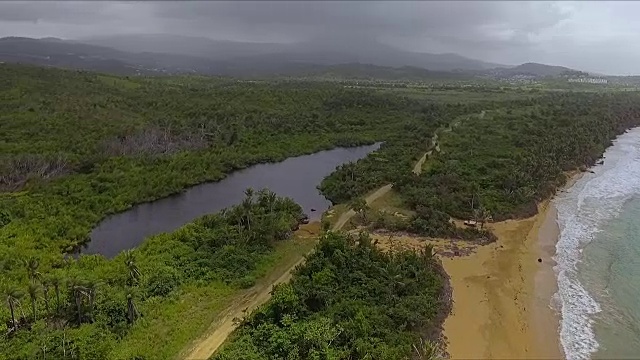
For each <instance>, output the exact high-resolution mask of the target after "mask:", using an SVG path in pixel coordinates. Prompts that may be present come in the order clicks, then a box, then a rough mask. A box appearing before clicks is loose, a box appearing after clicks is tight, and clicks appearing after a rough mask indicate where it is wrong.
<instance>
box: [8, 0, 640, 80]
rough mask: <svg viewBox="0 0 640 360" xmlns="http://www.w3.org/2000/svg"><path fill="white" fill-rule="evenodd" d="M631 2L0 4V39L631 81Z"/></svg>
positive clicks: (636, 59)
mask: <svg viewBox="0 0 640 360" xmlns="http://www.w3.org/2000/svg"><path fill="white" fill-rule="evenodd" d="M638 13H640V3H633V2H583V3H576V2H541V1H536V2H508V1H504V2H485V1H468V2H420V1H408V2H399V1H390V2H366V1H354V2H342V1H341V2H337V1H336V2H334V1H319V2H311V1H296V2H294V1H282V2H266V1H257V2H251V1H236V2H218V1H212V2H196V1H193V2H191V1H189V2H155V3H153V2H103V1H96V2H67V1H62V2H49V1H38V2H23V1H20V2H0V36H9V35H18V36H34V37H44V36H58V37H63V38H82V37H89V36H97V35H109V34H127V33H173V34H181V35H194V36H204V37H210V38H214V39H229V40H242V41H259V42H292V41H304V40H308V39H311V38H318V37H321V38H329V39H335V40H340V41H346V42H352V43H353V46H357V45H358V41H359V39H376V40H378V41H381V42H385V43H387V44H390V45H393V46H397V47H400V48H403V49H406V50H413V51H422V52H455V53H459V54H462V55H465V56H470V57H476V58H480V59H482V60H487V61H492V62H501V63H511V64H515V63H521V62H526V61H538V62H548V63H552V64H558V65H565V66H569V67H575V68H580V69H585V70H590V71H598V72H608V73H640V49H638V50H635V49H634V46H633V45H634V43H635V41H636V40H637V39H638V38H640V24H639V23H638V22H637V21H636V18H635V17H636V16H637V15H636V14H638Z"/></svg>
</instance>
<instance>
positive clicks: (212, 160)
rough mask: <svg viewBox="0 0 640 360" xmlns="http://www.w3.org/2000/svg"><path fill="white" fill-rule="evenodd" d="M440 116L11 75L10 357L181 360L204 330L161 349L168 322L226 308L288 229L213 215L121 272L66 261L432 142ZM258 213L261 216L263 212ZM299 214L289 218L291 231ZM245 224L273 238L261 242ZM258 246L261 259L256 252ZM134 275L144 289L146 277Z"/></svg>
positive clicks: (6, 84) (5, 146)
mask: <svg viewBox="0 0 640 360" xmlns="http://www.w3.org/2000/svg"><path fill="white" fill-rule="evenodd" d="M431 108H432V107H431V106H429V105H428V104H423V103H421V102H419V101H416V100H410V99H407V98H405V97H401V96H393V95H389V94H381V93H378V92H376V91H372V90H360V89H349V88H345V87H343V86H342V85H338V84H330V83H318V82H313V83H305V82H291V81H287V82H278V81H273V82H268V83H265V82H247V81H235V80H231V79H215V78H201V77H167V78H126V77H115V76H108V75H102V74H96V73H89V72H77V71H64V70H55V69H42V68H37V67H25V66H12V65H1V66H0V133H1V134H2V138H1V139H0V154H1V155H0V190H1V192H0V204H1V205H2V206H1V207H0V276H1V278H2V281H1V284H0V287H1V289H2V292H3V297H4V299H5V300H6V301H5V306H2V307H1V308H0V318H2V324H3V325H2V328H3V329H4V331H3V333H4V335H3V336H6V338H5V340H7V341H2V342H1V344H0V353H1V354H2V357H3V358H16V359H17V358H30V357H37V356H39V354H44V353H48V354H49V355H50V356H53V357H64V356H66V357H74V356H75V357H80V358H91V359H99V358H133V357H135V356H139V357H141V358H142V357H144V355H148V356H151V357H160V358H163V357H171V356H175V355H176V352H177V351H179V350H180V348H181V347H182V346H184V345H186V344H187V343H188V342H189V341H190V340H192V339H193V338H194V337H197V336H198V335H199V334H198V333H196V331H198V329H200V330H204V329H203V328H202V325H200V328H198V327H197V326H195V325H194V324H191V325H192V326H191V328H193V330H192V329H188V330H189V331H190V332H188V331H187V330H184V329H182V330H177V329H175V330H172V334H171V335H168V334H165V335H164V337H162V336H155V337H153V338H154V341H149V340H148V339H149V336H150V334H157V333H158V331H160V330H158V329H163V328H164V327H163V326H158V324H157V322H158V321H160V319H162V318H165V317H171V318H172V319H174V321H176V322H178V321H180V319H179V312H178V311H179V310H180V309H182V310H183V311H186V309H183V308H184V306H183V305H181V304H189V303H190V302H189V301H191V302H194V303H196V302H197V301H198V300H197V297H198V296H207V297H208V298H212V299H214V300H210V302H212V303H216V301H215V299H217V298H220V299H221V301H219V303H222V300H223V299H224V297H225V296H226V295H229V294H231V293H232V292H233V291H234V289H239V288H242V287H246V286H250V285H251V284H252V283H253V281H254V280H255V278H256V277H259V276H260V271H261V268H260V267H261V266H262V267H264V266H267V265H265V264H267V263H268V262H269V261H273V258H272V256H273V252H272V251H271V247H270V246H266V245H265V244H263V243H265V242H273V241H275V240H276V239H277V238H279V237H280V235H278V234H276V233H274V232H281V230H282V228H275V230H274V228H273V227H272V226H273V225H270V224H267V223H263V222H255V223H254V221H253V220H252V221H247V222H246V223H245V222H243V221H241V222H240V223H237V224H236V223H233V222H229V223H228V225H229V226H223V225H220V226H218V225H216V226H214V228H208V227H207V226H206V225H205V224H203V221H205V222H206V221H210V222H211V224H218V223H219V222H222V223H223V224H224V222H225V221H226V220H221V218H220V217H219V216H213V217H210V218H209V220H201V221H196V222H195V223H194V224H190V225H187V226H186V227H185V228H183V229H180V230H178V231H176V232H175V233H172V234H166V235H159V236H156V237H153V238H150V239H148V240H147V241H145V243H144V244H143V245H142V246H141V247H140V248H139V249H136V250H134V251H133V253H130V254H129V255H126V254H121V255H119V256H117V257H116V258H114V259H112V260H107V259H104V258H103V257H101V256H80V257H79V258H77V259H75V258H74V257H72V256H69V255H67V253H68V252H69V251H72V250H74V249H75V248H76V247H77V246H78V245H79V244H82V243H84V242H86V241H87V240H88V236H89V233H90V231H91V229H92V228H93V227H94V226H95V225H96V224H97V223H98V222H99V221H100V220H101V219H103V218H105V217H106V216H107V215H108V214H112V213H115V212H118V211H122V210H125V209H127V208H129V207H131V206H132V205H133V204H136V203H140V202H143V201H149V200H153V199H156V198H160V197H163V196H166V195H168V194H171V193H175V192H178V191H180V190H182V189H184V188H185V187H186V186H189V185H193V184H197V183H200V182H203V181H210V180H218V179H221V178H222V177H224V176H225V174H228V173H229V172H231V171H233V170H235V169H240V168H243V167H246V166H248V165H251V164H255V163H260V162H266V161H277V160H282V159H284V158H286V157H289V156H294V155H300V154H304V153H310V152H314V151H318V150H322V149H328V148H332V147H335V146H350V145H359V144H368V143H372V142H374V141H386V140H387V139H391V137H394V136H395V137H397V136H398V134H401V133H403V132H405V131H408V130H410V131H416V132H418V133H419V134H424V135H425V137H429V136H430V135H431V132H432V131H433V130H434V129H435V128H437V127H438V126H439V125H440V122H442V120H441V119H438V118H435V117H433V116H432V110H431ZM425 146H426V144H425ZM389 149H391V147H390V148H389ZM386 151H387V150H382V151H381V153H384V152H386ZM414 153H416V154H417V153H419V150H414ZM404 161H405V162H408V160H404ZM260 196H262V195H260ZM260 196H259V197H258V199H257V200H255V201H254V202H257V203H261V202H262V201H261V200H259V199H261V197H260ZM296 211H297V210H296ZM256 212H257V213H258V214H259V215H256V216H258V217H259V218H262V216H263V215H262V212H263V210H259V209H256ZM289 213H290V212H281V213H280V212H279V213H278V214H279V215H278V218H282V219H285V220H283V221H284V222H285V223H286V222H287V221H288V220H286V219H287V218H288V217H290V216H289V215H286V214H289ZM230 214H231V216H234V217H235V220H237V219H238V216H239V215H233V214H234V212H233V211H231V212H230ZM226 216H229V215H226ZM241 218H242V217H241V216H240V219H241ZM235 220H234V221H235ZM232 225H233V226H232ZM275 225H278V224H275ZM282 226H284V225H282ZM287 226H288V225H287ZM218 227H219V229H218ZM245 227H247V228H248V227H251V232H255V233H259V232H262V235H261V237H259V238H256V239H253V238H251V236H254V235H251V233H250V232H249V230H246V231H245V230H242V229H244V228H245ZM237 228H240V230H238V229H237ZM269 229H271V230H269ZM277 229H280V230H277ZM276 230H277V231H276ZM223 240H224V241H223ZM254 240H255V241H258V242H260V246H257V245H255V246H254V245H252V246H250V247H246V246H247V244H246V243H247V242H248V241H254ZM220 241H222V242H220ZM226 242H229V243H230V244H229V243H226ZM236 242H240V244H238V245H235V243H236ZM129 256H131V257H132V258H131V259H129V258H128V257H129ZM134 259H135V260H134ZM270 259H271V260H270ZM132 264H135V267H134V268H138V269H139V270H140V273H141V274H142V275H143V276H142V277H141V280H134V277H136V276H137V275H135V273H136V271H134V270H131V269H130V267H131V266H132ZM261 264H262V265H261ZM238 266H240V268H236V267H238ZM127 274H129V275H127ZM128 276H129V277H128ZM134 283H136V284H135V286H134ZM185 299H188V300H189V301H185ZM181 306H182V307H181ZM134 307H135V308H134ZM136 309H138V310H136ZM213 310H214V309H212V311H213ZM138 311H139V313H140V314H141V316H142V317H141V318H140V320H139V321H136V322H134V320H135V319H134V318H137V316H134V315H135V313H137V312H138ZM132 314H133V315H132ZM185 318H186V319H189V317H188V316H187V317H185ZM196 320H198V321H202V320H200V319H196ZM185 321H187V320H183V322H185ZM187 325H189V324H185V326H187ZM166 326H168V325H165V327H166ZM16 328H17V330H16ZM205 328H206V324H205ZM183 330H184V331H183ZM60 352H62V355H60Z"/></svg>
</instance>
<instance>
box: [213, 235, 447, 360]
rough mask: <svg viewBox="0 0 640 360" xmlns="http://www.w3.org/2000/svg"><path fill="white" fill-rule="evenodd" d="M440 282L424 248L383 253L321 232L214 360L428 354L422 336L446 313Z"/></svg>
mask: <svg viewBox="0 0 640 360" xmlns="http://www.w3.org/2000/svg"><path fill="white" fill-rule="evenodd" d="M445 281H446V279H445V276H444V275H443V273H442V271H441V267H440V265H439V263H438V262H437V260H435V258H434V257H433V254H432V252H431V249H430V248H425V250H424V251H423V252H422V253H416V252H414V251H404V252H396V253H383V252H382V251H381V250H379V249H378V248H377V247H376V246H375V245H374V244H372V243H371V241H370V239H369V238H367V236H366V235H362V236H360V237H358V238H351V237H349V236H347V235H337V234H335V233H328V234H326V235H325V237H324V238H323V239H321V241H320V243H319V244H318V245H317V246H316V249H315V251H314V253H313V254H312V255H310V256H309V257H308V258H307V261H306V262H305V264H304V265H302V266H301V267H299V268H298V269H297V270H296V272H295V274H294V276H293V278H292V280H291V282H290V283H288V284H285V285H279V286H278V287H276V289H275V290H274V291H273V295H272V297H271V300H269V301H268V302H267V303H266V304H265V305H263V306H262V307H261V308H259V309H258V310H256V311H254V312H253V314H251V316H250V317H249V318H247V319H246V320H245V321H244V323H243V324H242V325H241V326H240V328H239V329H238V330H237V331H236V334H235V337H234V338H233V341H231V342H230V343H228V344H227V345H226V346H225V347H224V348H223V349H222V350H221V351H219V352H218V353H217V354H216V355H215V356H214V357H213V359H217V360H226V359H255V360H258V359H264V360H267V359H269V360H271V359H389V360H392V359H398V360H399V359H408V358H410V357H411V356H412V355H414V356H415V355H421V353H419V352H420V351H429V353H430V354H431V353H432V351H433V349H431V348H429V347H428V346H432V345H431V344H430V343H429V342H428V341H430V339H429V338H430V337H433V334H434V333H435V334H438V333H439V329H438V327H439V326H440V324H439V321H442V320H443V319H444V317H443V315H445V316H446V314H447V313H448V307H447V306H448V305H447V304H448V301H447V300H446V297H447V296H448V295H447V291H446V287H445ZM427 344H428V345H427ZM424 358H425V359H427V358H429V357H424Z"/></svg>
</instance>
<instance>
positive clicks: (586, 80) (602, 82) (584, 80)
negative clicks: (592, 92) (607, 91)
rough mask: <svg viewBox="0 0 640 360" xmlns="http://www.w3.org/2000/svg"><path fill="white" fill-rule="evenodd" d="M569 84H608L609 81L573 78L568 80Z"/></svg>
mask: <svg viewBox="0 0 640 360" xmlns="http://www.w3.org/2000/svg"><path fill="white" fill-rule="evenodd" d="M569 82H572V83H587V84H606V83H608V82H609V80H607V79H603V78H573V79H569Z"/></svg>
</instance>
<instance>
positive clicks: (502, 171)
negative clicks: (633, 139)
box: [395, 93, 640, 221]
mask: <svg viewBox="0 0 640 360" xmlns="http://www.w3.org/2000/svg"><path fill="white" fill-rule="evenodd" d="M638 125H640V97H639V96H638V94H626V93H617V94H587V93H560V94H555V95H554V96H553V97H544V98H540V99H537V100H535V101H534V103H533V105H532V106H526V107H505V108H504V109H501V110H497V111H493V112H490V113H488V114H487V116H485V117H482V118H481V117H478V118H474V119H470V120H469V121H464V122H462V123H461V125H460V126H459V127H458V128H456V129H455V131H453V132H451V133H447V134H446V135H445V136H444V137H443V139H442V140H441V147H442V149H443V151H442V153H439V154H437V155H436V156H434V157H433V158H432V159H430V160H429V161H430V162H429V166H428V170H427V171H426V172H425V173H423V174H422V175H421V176H411V175H404V174H400V176H398V177H397V180H396V182H395V184H396V187H395V188H396V189H397V190H398V191H399V192H400V194H402V196H403V199H404V200H405V202H406V203H407V204H409V206H410V207H411V208H413V209H429V211H431V212H437V213H439V214H446V215H447V217H449V216H451V217H455V218H459V219H474V218H475V219H478V214H477V211H476V212H474V210H476V209H483V210H485V212H486V213H488V214H490V217H491V218H492V219H493V220H494V221H500V220H504V219H509V218H523V217H529V216H532V215H534V214H536V213H537V203H538V202H540V201H542V200H543V199H546V198H548V197H549V196H551V195H552V194H553V193H554V192H555V191H556V189H557V188H558V187H559V186H561V185H563V184H564V183H565V181H566V173H567V172H568V171H571V170H577V169H579V168H582V169H584V168H585V167H588V166H591V165H593V164H594V163H595V162H596V160H597V159H598V158H600V157H601V156H602V153H603V152H604V150H605V149H606V148H607V147H608V146H610V145H611V141H612V140H613V139H614V138H615V137H616V136H617V135H620V134H621V133H623V132H624V131H625V130H626V129H629V128H631V127H635V126H638ZM441 216H443V215H441ZM485 216H486V215H485Z"/></svg>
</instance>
